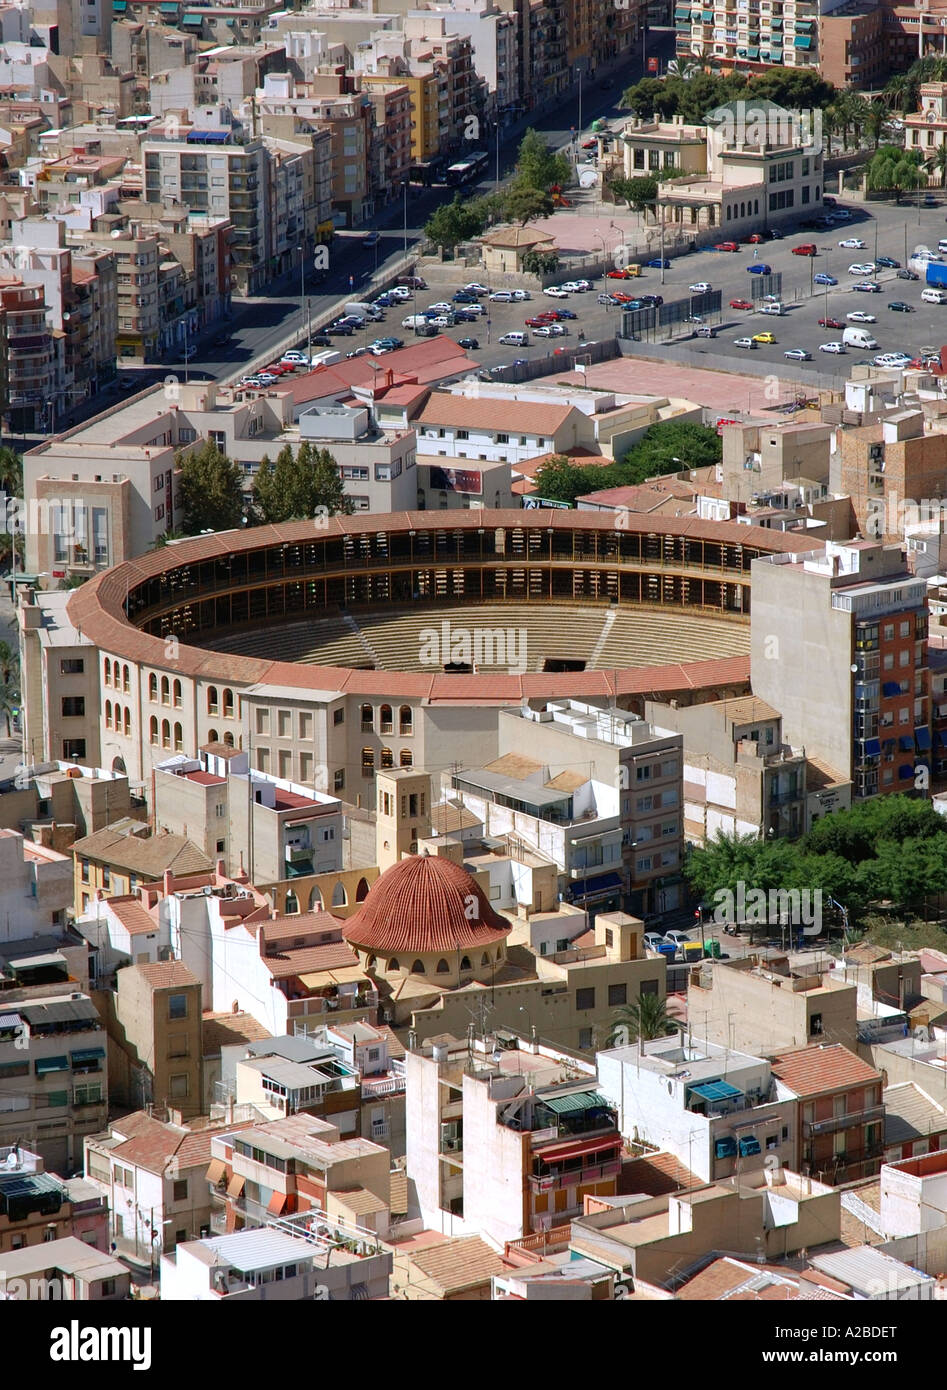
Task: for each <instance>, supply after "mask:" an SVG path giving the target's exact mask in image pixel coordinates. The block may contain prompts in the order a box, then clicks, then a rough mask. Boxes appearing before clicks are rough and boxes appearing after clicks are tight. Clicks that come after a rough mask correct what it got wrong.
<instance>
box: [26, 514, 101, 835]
mask: <svg viewBox="0 0 947 1390" xmlns="http://www.w3.org/2000/svg"><path fill="white" fill-rule="evenodd" d="M96 512H97V509H93V510H92V520H93V525H94V524H95V523H96V522H97V520H98V517H97V515H96ZM39 530H40V528H39V527H36V528H33V527H30V528H29V529H28V531H27V547H28V549H27V556H28V558H27V563H29V545H30V541H31V540H32V539H33V538H34V537H35V536H36V535H37V533H38V532H39ZM69 597H70V595H69V593H68V592H65V591H64V592H58V593H57V592H50V593H46V594H42V595H41V594H39V592H38V591H37V590H35V589H33V588H31V587H24V588H23V589H21V590H20V606H19V608H18V609H17V617H18V621H19V638H20V669H21V671H22V677H21V680H22V686H23V691H22V696H21V704H22V711H23V712H22V720H23V739H24V743H23V747H24V751H25V752H26V755H27V757H28V758H29V760H30V762H31V763H32V764H33V765H34V766H35V765H36V764H42V763H48V762H57V761H59V760H69V761H72V760H74V759H76V760H81V761H82V762H92V763H97V762H98V760H99V756H100V747H99V719H98V701H99V695H98V662H97V660H96V659H95V654H94V649H93V647H92V644H91V643H90V642H89V641H88V639H87V638H84V637H83V636H82V634H81V633H80V632H79V631H77V630H76V628H75V627H73V625H72V624H71V623H70V621H69V618H68V615H67V613H66V604H67V603H68V601H69ZM37 809H38V808H37Z"/></svg>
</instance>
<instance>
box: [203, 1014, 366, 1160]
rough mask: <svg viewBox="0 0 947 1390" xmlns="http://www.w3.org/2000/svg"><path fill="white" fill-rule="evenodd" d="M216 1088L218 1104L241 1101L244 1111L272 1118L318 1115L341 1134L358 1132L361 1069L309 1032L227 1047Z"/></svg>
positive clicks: (240, 1104) (240, 1109)
mask: <svg viewBox="0 0 947 1390" xmlns="http://www.w3.org/2000/svg"><path fill="white" fill-rule="evenodd" d="M316 1031H321V1030H319V1029H317V1030H316ZM217 1090H218V1098H217V1102H216V1103H217V1105H218V1106H219V1105H220V1104H221V1101H222V1102H223V1104H225V1105H227V1106H231V1105H236V1106H237V1107H238V1110H239V1111H240V1113H241V1114H244V1113H247V1111H248V1108H249V1113H251V1114H252V1115H254V1116H255V1117H258V1118H260V1119H267V1120H281V1119H285V1118H286V1117H287V1116H292V1115H300V1116H302V1115H305V1116H307V1117H308V1116H316V1117H317V1119H319V1120H325V1121H327V1122H328V1123H329V1124H332V1125H334V1126H335V1127H336V1129H337V1130H338V1132H339V1134H342V1135H345V1136H352V1135H358V1133H359V1119H360V1109H361V1094H360V1083H359V1074H358V1070H357V1069H356V1068H355V1067H352V1066H348V1065H347V1064H346V1063H345V1062H343V1061H341V1060H340V1058H339V1056H338V1052H337V1051H336V1049H335V1048H333V1047H330V1046H328V1045H327V1044H326V1043H320V1042H317V1041H315V1040H314V1039H313V1038H311V1037H310V1036H308V1035H307V1034H303V1033H297V1034H295V1035H294V1036H292V1037H288V1036H287V1037H281V1038H267V1039H265V1040H263V1041H260V1042H251V1043H248V1044H247V1045H246V1046H245V1047H242V1048H241V1047H235V1048H232V1049H231V1048H228V1049H227V1051H226V1053H222V1055H221V1080H220V1085H219V1086H218V1088H217Z"/></svg>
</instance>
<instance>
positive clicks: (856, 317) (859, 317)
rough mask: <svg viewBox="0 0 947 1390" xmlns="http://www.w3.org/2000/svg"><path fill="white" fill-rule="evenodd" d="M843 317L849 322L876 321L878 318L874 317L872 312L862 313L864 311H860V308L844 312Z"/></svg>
mask: <svg viewBox="0 0 947 1390" xmlns="http://www.w3.org/2000/svg"><path fill="white" fill-rule="evenodd" d="M845 317H846V318H847V319H848V321H849V323H877V322H878V320H877V318H876V317H875V315H874V314H864V313H862V311H861V309H856V310H855V311H854V312H853V313H851V314H846V315H845Z"/></svg>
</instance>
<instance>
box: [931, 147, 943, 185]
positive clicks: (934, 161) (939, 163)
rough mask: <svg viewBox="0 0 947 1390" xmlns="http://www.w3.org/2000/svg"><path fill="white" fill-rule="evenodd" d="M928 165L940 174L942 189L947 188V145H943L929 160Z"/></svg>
mask: <svg viewBox="0 0 947 1390" xmlns="http://www.w3.org/2000/svg"><path fill="white" fill-rule="evenodd" d="M928 164H929V165H930V167H931V169H933V170H934V171H935V172H936V173H938V174H940V186H941V188H947V145H941V146H940V147H939V148H938V149H937V150H936V151H935V152H934V154H933V156H932V157H931V158H930V159H929V160H928Z"/></svg>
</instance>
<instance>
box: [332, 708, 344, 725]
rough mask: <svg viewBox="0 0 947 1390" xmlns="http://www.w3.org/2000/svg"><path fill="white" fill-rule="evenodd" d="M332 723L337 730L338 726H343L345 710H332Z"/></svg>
mask: <svg viewBox="0 0 947 1390" xmlns="http://www.w3.org/2000/svg"><path fill="white" fill-rule="evenodd" d="M332 723H333V724H334V725H335V726H336V728H338V726H339V725H340V724H344V723H345V710H344V709H334V710H333V711H332Z"/></svg>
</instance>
